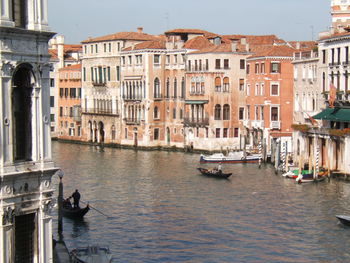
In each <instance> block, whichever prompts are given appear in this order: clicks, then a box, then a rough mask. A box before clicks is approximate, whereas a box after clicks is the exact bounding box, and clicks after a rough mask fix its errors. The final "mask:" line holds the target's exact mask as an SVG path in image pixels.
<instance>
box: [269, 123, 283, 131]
mask: <svg viewBox="0 0 350 263" xmlns="http://www.w3.org/2000/svg"><path fill="white" fill-rule="evenodd" d="M270 128H271V130H280V129H281V122H280V121H271V124H270Z"/></svg>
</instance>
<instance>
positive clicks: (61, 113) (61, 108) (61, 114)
mask: <svg viewBox="0 0 350 263" xmlns="http://www.w3.org/2000/svg"><path fill="white" fill-rule="evenodd" d="M62 116H63V107H60V117H62Z"/></svg>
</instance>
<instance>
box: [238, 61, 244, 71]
mask: <svg viewBox="0 0 350 263" xmlns="http://www.w3.org/2000/svg"><path fill="white" fill-rule="evenodd" d="M239 68H240V69H245V60H244V59H241V60H239Z"/></svg>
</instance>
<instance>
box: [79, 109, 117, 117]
mask: <svg viewBox="0 0 350 263" xmlns="http://www.w3.org/2000/svg"><path fill="white" fill-rule="evenodd" d="M82 113H83V114H90V115H110V116H111V115H113V116H119V111H117V110H106V109H97V108H88V109H83V110H82Z"/></svg>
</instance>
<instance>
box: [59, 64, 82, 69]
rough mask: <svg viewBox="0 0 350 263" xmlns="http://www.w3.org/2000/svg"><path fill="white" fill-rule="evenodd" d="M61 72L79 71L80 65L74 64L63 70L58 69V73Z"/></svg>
mask: <svg viewBox="0 0 350 263" xmlns="http://www.w3.org/2000/svg"><path fill="white" fill-rule="evenodd" d="M61 70H79V71H80V70H81V64H75V65H71V66H67V67H64V68H61V69H59V71H61Z"/></svg>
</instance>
